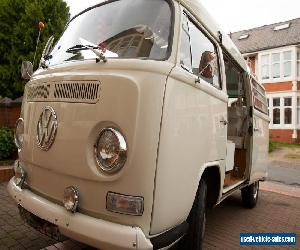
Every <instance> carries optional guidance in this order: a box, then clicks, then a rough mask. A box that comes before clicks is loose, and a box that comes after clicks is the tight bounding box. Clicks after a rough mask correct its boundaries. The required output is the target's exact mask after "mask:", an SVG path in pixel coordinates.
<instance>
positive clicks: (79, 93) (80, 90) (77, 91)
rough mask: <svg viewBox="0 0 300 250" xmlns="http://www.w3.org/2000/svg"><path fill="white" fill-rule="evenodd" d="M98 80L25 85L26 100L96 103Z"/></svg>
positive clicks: (99, 87) (98, 90) (98, 93)
mask: <svg viewBox="0 0 300 250" xmlns="http://www.w3.org/2000/svg"><path fill="white" fill-rule="evenodd" d="M100 90H101V86H100V82H99V81H63V82H52V83H38V84H36V83H35V84H32V85H29V86H27V89H26V97H27V101H30V102H38V101H47V102H84V103H96V102H98V100H99V95H100Z"/></svg>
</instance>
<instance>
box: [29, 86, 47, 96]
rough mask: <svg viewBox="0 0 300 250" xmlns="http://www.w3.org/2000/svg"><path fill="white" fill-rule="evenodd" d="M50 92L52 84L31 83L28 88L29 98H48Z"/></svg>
mask: <svg viewBox="0 0 300 250" xmlns="http://www.w3.org/2000/svg"><path fill="white" fill-rule="evenodd" d="M49 94H50V85H49V84H47V85H46V84H44V85H31V86H28V88H27V98H28V99H39V98H42V99H47V98H48V97H49Z"/></svg>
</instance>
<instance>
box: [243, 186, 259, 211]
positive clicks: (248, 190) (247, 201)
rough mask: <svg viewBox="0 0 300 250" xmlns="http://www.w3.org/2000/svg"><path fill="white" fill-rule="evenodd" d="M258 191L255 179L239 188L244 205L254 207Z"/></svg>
mask: <svg viewBox="0 0 300 250" xmlns="http://www.w3.org/2000/svg"><path fill="white" fill-rule="evenodd" d="M258 191H259V181H256V182H254V183H252V184H251V185H249V186H247V187H244V188H243V189H242V190H241V193H242V202H243V205H244V207H246V208H254V207H255V206H256V204H257V200H258Z"/></svg>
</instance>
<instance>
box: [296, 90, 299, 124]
mask: <svg viewBox="0 0 300 250" xmlns="http://www.w3.org/2000/svg"><path fill="white" fill-rule="evenodd" d="M298 100H299V101H298ZM296 119H297V127H300V95H298V96H297V118H296Z"/></svg>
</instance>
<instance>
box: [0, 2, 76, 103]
mask: <svg viewBox="0 0 300 250" xmlns="http://www.w3.org/2000/svg"><path fill="white" fill-rule="evenodd" d="M69 17H70V14H69V7H68V6H67V4H66V3H65V2H64V1H63V0H47V1H44V0H0V96H7V97H10V98H16V97H19V96H21V95H22V93H23V89H24V85H25V81H24V80H22V79H21V73H20V68H21V63H22V61H25V60H27V61H31V62H32V61H33V57H34V51H35V47H36V41H37V37H38V31H39V25H38V24H39V21H42V22H44V23H45V28H44V29H43V30H42V32H41V36H40V43H39V46H38V50H37V55H36V62H35V68H36V66H37V65H38V63H39V59H40V57H41V54H42V51H43V48H44V46H45V44H46V42H47V40H48V38H49V37H50V36H51V35H54V37H55V39H58V38H59V36H60V34H61V33H62V31H63V30H64V27H65V25H66V23H67V21H68V20H69Z"/></svg>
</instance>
